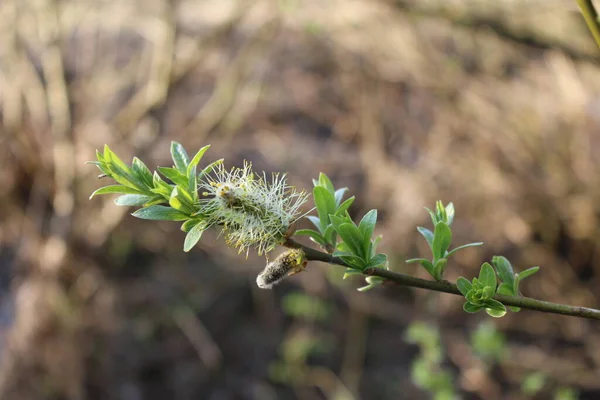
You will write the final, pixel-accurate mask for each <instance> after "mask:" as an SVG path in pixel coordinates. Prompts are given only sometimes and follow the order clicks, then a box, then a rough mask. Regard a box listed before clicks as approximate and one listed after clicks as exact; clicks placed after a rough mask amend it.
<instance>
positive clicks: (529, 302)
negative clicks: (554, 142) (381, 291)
mask: <svg viewBox="0 0 600 400" xmlns="http://www.w3.org/2000/svg"><path fill="white" fill-rule="evenodd" d="M283 245H284V246H285V247H289V248H295V249H302V250H303V251H304V253H305V254H306V258H307V260H309V261H322V262H325V263H328V264H334V265H340V266H344V267H348V268H350V266H349V265H347V264H346V263H345V262H344V261H343V260H341V259H340V258H338V257H334V256H332V255H331V254H327V253H324V252H321V251H319V250H316V249H313V248H310V247H307V246H304V245H302V244H300V243H298V242H296V241H294V240H292V239H287V240H286V241H285V243H284V244H283ZM362 273H363V274H364V275H368V276H378V277H381V278H384V279H385V282H386V283H390V284H396V285H402V286H411V287H417V288H421V289H428V290H433V291H436V292H443V293H450V294H454V295H458V296H462V293H461V292H460V291H459V290H458V287H457V286H456V285H455V284H454V283H452V282H449V281H446V280H441V281H432V280H427V279H421V278H417V277H414V276H410V275H406V274H403V273H400V272H394V271H389V270H387V269H383V268H367V269H365V270H363V271H362ZM494 299H495V300H498V301H499V302H501V303H502V304H504V305H506V306H513V307H521V308H526V309H529V310H535V311H541V312H547V313H552V314H560V315H569V316H573V317H579V318H587V319H595V320H600V310H596V309H593V308H587V307H579V306H570V305H566V304H558V303H551V302H549V301H543V300H538V299H533V298H531V297H524V296H504V295H499V294H497V295H495V296H494Z"/></svg>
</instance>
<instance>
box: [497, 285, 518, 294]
mask: <svg viewBox="0 0 600 400" xmlns="http://www.w3.org/2000/svg"><path fill="white" fill-rule="evenodd" d="M496 293H498V294H503V295H505V296H514V295H515V293H513V286H512V285H511V284H508V283H506V282H503V283H501V284H500V286H498V290H497V291H496Z"/></svg>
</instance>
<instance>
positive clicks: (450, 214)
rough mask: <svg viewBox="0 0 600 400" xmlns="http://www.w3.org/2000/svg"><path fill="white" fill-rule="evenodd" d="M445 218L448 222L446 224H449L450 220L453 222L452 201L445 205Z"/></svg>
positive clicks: (450, 223)
mask: <svg viewBox="0 0 600 400" xmlns="http://www.w3.org/2000/svg"><path fill="white" fill-rule="evenodd" d="M446 218H447V221H446V223H447V224H448V226H451V225H452V222H454V204H452V203H448V205H447V206H446Z"/></svg>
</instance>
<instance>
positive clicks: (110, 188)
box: [90, 185, 143, 199]
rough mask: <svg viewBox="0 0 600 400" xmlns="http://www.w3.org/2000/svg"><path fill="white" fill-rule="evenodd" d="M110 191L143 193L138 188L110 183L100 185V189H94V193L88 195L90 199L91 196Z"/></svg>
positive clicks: (110, 192) (109, 192)
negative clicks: (108, 184)
mask: <svg viewBox="0 0 600 400" xmlns="http://www.w3.org/2000/svg"><path fill="white" fill-rule="evenodd" d="M112 193H118V194H143V193H142V192H140V191H139V190H137V189H133V188H131V187H129V186H122V185H110V186H104V187H101V188H100V189H96V190H95V191H94V193H92V194H91V195H90V199H91V198H92V197H94V196H97V195H100V194H112Z"/></svg>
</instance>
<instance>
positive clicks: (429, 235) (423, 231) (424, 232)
mask: <svg viewBox="0 0 600 400" xmlns="http://www.w3.org/2000/svg"><path fill="white" fill-rule="evenodd" d="M417 230H418V231H419V233H420V234H421V235H422V236H423V237H424V238H425V240H427V243H429V248H430V249H432V246H433V232H431V231H430V230H429V229H427V228H423V227H422V226H417Z"/></svg>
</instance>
